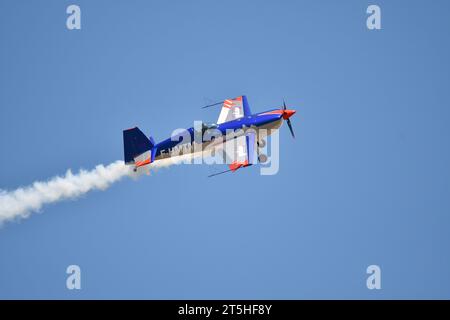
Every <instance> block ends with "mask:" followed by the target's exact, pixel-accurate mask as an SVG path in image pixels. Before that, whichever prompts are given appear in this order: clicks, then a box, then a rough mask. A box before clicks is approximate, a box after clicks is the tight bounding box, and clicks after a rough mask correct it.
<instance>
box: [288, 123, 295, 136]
mask: <svg viewBox="0 0 450 320" xmlns="http://www.w3.org/2000/svg"><path fill="white" fill-rule="evenodd" d="M286 122H287V125H288V127H289V130H290V131H291V134H292V138H294V139H295V134H294V129H292V124H291V120H290V119H287V120H286Z"/></svg>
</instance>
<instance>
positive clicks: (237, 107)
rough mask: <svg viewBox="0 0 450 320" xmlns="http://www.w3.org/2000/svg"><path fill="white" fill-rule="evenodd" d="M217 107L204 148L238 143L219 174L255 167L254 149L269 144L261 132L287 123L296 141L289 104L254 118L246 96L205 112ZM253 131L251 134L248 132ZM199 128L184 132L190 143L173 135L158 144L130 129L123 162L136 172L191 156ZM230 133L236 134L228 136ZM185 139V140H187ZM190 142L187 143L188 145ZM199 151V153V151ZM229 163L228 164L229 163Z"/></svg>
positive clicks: (125, 134)
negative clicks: (220, 136)
mask: <svg viewBox="0 0 450 320" xmlns="http://www.w3.org/2000/svg"><path fill="white" fill-rule="evenodd" d="M217 105H222V109H221V111H220V115H219V119H218V120H217V123H212V124H207V123H202V125H201V138H200V139H201V140H200V141H201V142H200V144H201V148H202V149H200V150H204V148H206V147H208V146H211V145H212V144H214V145H218V146H220V145H222V146H223V145H224V144H226V143H227V142H228V141H231V140H234V139H237V141H233V142H236V144H237V148H235V149H234V151H233V152H235V153H236V154H233V155H232V156H231V159H233V161H232V162H231V163H230V164H229V170H226V171H223V172H220V173H216V174H213V175H210V176H215V175H217V174H222V173H225V172H235V171H236V170H238V169H240V168H244V167H248V166H250V165H252V164H254V163H256V161H255V159H254V154H255V148H256V151H258V150H259V148H263V147H264V146H265V144H266V141H265V140H264V135H260V134H259V133H260V131H263V130H262V129H264V132H268V135H270V134H271V133H273V131H274V130H277V129H279V128H280V126H281V125H282V123H283V121H286V123H287V125H288V127H289V130H290V132H291V135H292V137H293V138H295V135H294V130H293V129H292V124H291V120H290V117H291V116H292V115H293V114H294V113H295V112H296V111H295V110H292V109H287V108H286V104H285V103H284V101H283V106H282V107H281V108H280V109H272V110H269V111H264V112H260V113H255V114H252V112H251V111H250V106H249V104H248V101H247V97H246V96H245V95H243V96H239V97H236V98H232V99H226V100H224V101H221V102H218V103H214V104H210V105H207V106H204V107H203V108H209V107H213V106H217ZM246 129H252V130H246ZM207 130H214V131H215V132H218V133H220V134H221V135H222V138H221V139H214V135H213V136H212V137H210V138H205V137H204V136H205V135H204V133H205V132H206V131H207ZM197 131H199V130H198V128H194V127H191V128H189V129H186V130H185V135H186V134H187V136H188V137H189V138H190V139H183V136H182V135H181V134H180V135H175V136H174V135H172V137H170V138H168V139H166V140H163V141H161V142H160V143H155V141H154V140H153V138H152V137H149V138H148V137H147V136H146V135H145V134H144V133H143V132H142V131H141V130H139V128H138V127H134V128H131V129H127V130H124V131H123V143H124V158H125V164H127V165H133V166H134V168H133V170H134V171H137V169H138V168H141V167H145V166H147V165H150V164H151V163H154V162H157V161H159V160H162V159H166V158H174V157H178V156H180V155H185V154H192V153H194V152H195V151H194V150H196V148H195V147H194V145H193V141H195V136H196V133H197ZM230 132H233V133H236V134H231V135H230V134H229V133H230ZM184 137H185V136H184ZM186 140H188V141H186ZM197 150H198V149H197ZM257 154H258V161H259V162H261V163H264V162H266V161H267V156H266V155H263V154H260V153H259V152H257ZM228 163H229V162H228Z"/></svg>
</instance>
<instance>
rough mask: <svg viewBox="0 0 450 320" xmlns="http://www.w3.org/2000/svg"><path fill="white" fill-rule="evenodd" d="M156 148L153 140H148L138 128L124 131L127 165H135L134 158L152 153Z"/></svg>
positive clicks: (124, 149)
mask: <svg viewBox="0 0 450 320" xmlns="http://www.w3.org/2000/svg"><path fill="white" fill-rule="evenodd" d="M154 146H155V142H154V141H153V138H152V137H150V139H149V138H147V137H146V136H145V134H144V133H143V132H142V131H141V130H139V128H138V127H134V128H132V129H128V130H124V131H123V153H124V160H125V164H134V158H136V157H137V156H139V155H141V154H143V153H144V152H147V151H150V150H152V149H153V147H154Z"/></svg>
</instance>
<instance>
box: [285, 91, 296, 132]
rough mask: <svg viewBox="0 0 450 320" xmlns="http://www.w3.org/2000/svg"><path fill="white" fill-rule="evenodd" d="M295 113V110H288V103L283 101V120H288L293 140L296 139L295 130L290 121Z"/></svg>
mask: <svg viewBox="0 0 450 320" xmlns="http://www.w3.org/2000/svg"><path fill="white" fill-rule="evenodd" d="M294 113H295V110H287V108H286V102H285V101H284V100H283V119H284V120H286V122H287V125H288V127H289V131H291V135H292V138H294V139H295V134H294V129H292V123H291V119H289V118H290V117H291V116H292V115H293V114H294Z"/></svg>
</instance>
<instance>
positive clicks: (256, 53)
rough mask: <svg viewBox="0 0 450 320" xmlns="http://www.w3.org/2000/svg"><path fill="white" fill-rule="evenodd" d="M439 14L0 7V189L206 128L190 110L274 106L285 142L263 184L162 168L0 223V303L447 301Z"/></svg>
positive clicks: (103, 5) (240, 5)
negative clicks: (287, 120) (234, 102)
mask: <svg viewBox="0 0 450 320" xmlns="http://www.w3.org/2000/svg"><path fill="white" fill-rule="evenodd" d="M73 3H75V4H78V5H80V7H81V11H82V29H81V30H79V31H69V30H67V29H66V17H67V14H66V13H65V11H66V8H67V6H68V5H69V4H73ZM372 3H376V4H378V5H380V7H381V10H382V30H381V31H369V30H368V29H367V28H366V17H367V14H366V8H367V6H368V5H369V4H372ZM449 9H450V2H448V1H370V2H369V1H331V0H330V1H276V2H275V1H270V2H269V1H163V2H162V1H160V2H155V1H153V2H152V1H56V0H55V1H12V0H2V1H1V2H0V48H1V50H0V148H1V150H2V153H1V154H2V156H1V157H0V188H1V189H7V190H12V189H15V188H17V187H19V186H25V185H28V184H30V183H31V182H33V181H35V180H45V179H47V178H50V177H52V176H54V175H57V174H63V173H64V172H65V171H66V170H67V169H68V168H72V169H73V170H78V169H79V168H86V169H90V168H93V167H94V166H95V165H97V164H99V163H104V164H108V163H110V162H113V161H115V160H117V159H122V129H124V128H128V127H130V126H133V125H139V127H141V128H142V130H143V131H145V132H146V133H148V134H151V135H153V136H154V137H155V139H156V140H161V139H163V138H166V137H167V136H168V135H169V134H170V133H171V131H172V129H174V128H179V127H187V126H190V125H192V121H193V120H200V119H203V120H207V121H215V120H216V118H217V116H218V111H219V110H218V109H216V110H207V111H205V110H201V109H200V108H199V107H200V106H202V105H203V104H204V102H205V98H206V99H208V98H209V99H213V100H214V99H221V98H224V97H230V96H236V95H240V94H246V95H247V96H248V98H249V102H250V105H251V107H252V110H253V111H255V112H259V111H263V110H266V109H270V108H273V107H277V106H279V105H280V103H281V101H282V99H283V98H284V99H286V101H287V102H288V104H289V105H290V106H293V107H295V108H296V109H297V114H296V115H295V116H294V117H293V118H292V120H293V124H294V129H295V131H296V134H297V139H296V140H293V139H291V137H290V135H289V132H288V130H287V128H286V127H283V128H282V129H281V134H280V138H281V150H280V153H281V167H280V171H279V173H278V174H277V175H275V176H260V175H259V170H258V169H257V168H249V169H246V170H241V171H240V172H237V173H235V174H228V175H223V176H220V177H216V178H214V179H209V178H207V175H208V174H209V173H210V171H211V168H208V167H204V166H177V167H172V168H170V169H169V170H163V171H160V172H158V173H157V174H155V175H154V176H151V177H144V178H142V179H140V180H138V181H133V180H131V179H125V180H124V181H121V182H119V183H117V184H115V185H113V186H112V188H110V189H109V190H108V191H106V192H92V193H90V194H88V195H86V196H84V197H82V198H81V199H79V200H76V201H66V202H61V203H57V204H53V205H50V206H47V207H45V208H44V210H43V211H42V213H40V214H35V215H33V216H32V217H31V218H30V219H27V220H23V221H21V222H18V223H17V222H15V223H9V224H6V225H4V226H3V227H2V228H1V229H0V298H68V299H72V298H74V299H77V298H180V299H184V298H186V299H187V298H192V299H196V298H287V299H302V298H364V299H366V298H367V299H377V298H450V250H449V243H450V232H449V227H450V217H449V214H450V197H449V191H450V167H449V163H450V149H449V148H450V126H449V120H450V109H449V108H450V98H449V83H450V64H449V57H450V52H449V51H450V50H449V49H450V46H449V44H450V38H449V34H448V31H449V30H450V20H449V18H448V13H449ZM70 264H78V265H79V266H80V267H81V270H82V290H80V291H76V290H74V291H69V290H67V289H66V286H65V281H66V276H67V275H66V273H65V270H66V267H67V266H68V265H70ZM371 264H377V265H379V266H380V267H381V269H382V289H381V290H379V291H377V290H372V291H370V290H368V289H367V288H366V277H367V275H366V268H367V266H368V265H371Z"/></svg>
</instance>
